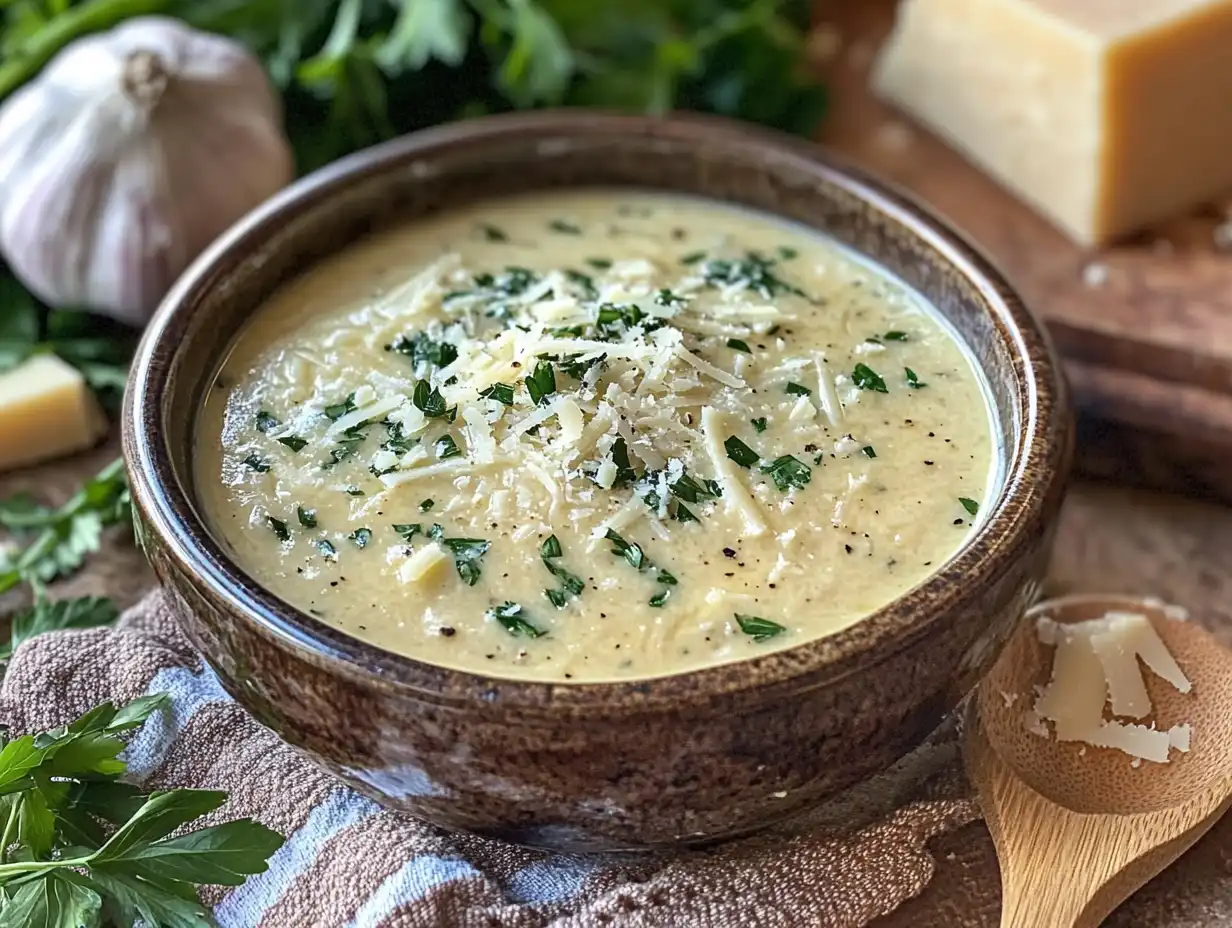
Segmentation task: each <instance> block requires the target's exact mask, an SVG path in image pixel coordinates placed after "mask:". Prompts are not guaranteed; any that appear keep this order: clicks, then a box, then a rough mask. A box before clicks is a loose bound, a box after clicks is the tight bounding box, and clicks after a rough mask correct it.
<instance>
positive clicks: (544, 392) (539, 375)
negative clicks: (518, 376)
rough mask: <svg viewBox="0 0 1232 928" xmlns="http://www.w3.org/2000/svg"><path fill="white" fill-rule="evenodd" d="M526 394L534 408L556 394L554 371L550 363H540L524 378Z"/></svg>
mask: <svg viewBox="0 0 1232 928" xmlns="http://www.w3.org/2000/svg"><path fill="white" fill-rule="evenodd" d="M526 392H527V393H529V394H530V399H531V402H533V403H534V404H535V405H536V406H538V405H539V404H540V403H542V402H543V401H544V400H545V399H547V398H548V397H549V396H551V395H552V394H553V393H555V392H556V369H555V368H554V367H552V362H551V361H540V362H539V363H538V364H536V365H535V369H534V371H532V372H531V375H530V376H529V377H527V378H526Z"/></svg>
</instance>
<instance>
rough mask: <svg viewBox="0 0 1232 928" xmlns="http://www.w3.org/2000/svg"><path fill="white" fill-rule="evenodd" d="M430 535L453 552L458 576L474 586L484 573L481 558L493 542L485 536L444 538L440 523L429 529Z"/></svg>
mask: <svg viewBox="0 0 1232 928" xmlns="http://www.w3.org/2000/svg"><path fill="white" fill-rule="evenodd" d="M428 535H429V537H431V538H433V539H434V540H436V541H438V542H440V543H441V544H442V545H444V546H445V547H446V548H448V549H449V550H450V552H452V554H453V566H454V568H455V569H456V570H457V571H458V576H459V577H461V578H462V582H463V583H465V584H466V585H467V586H474V585H475V584H476V583H477V582H478V581H479V575H480V574H481V573H482V571H481V570H480V567H479V559H480V558H482V557H483V556H484V555H485V554H487V553H488V549H489V548H490V547H492V543H491V542H490V541H486V540H484V539H483V538H444V537H442V535H441V527H440V526H439V525H433V526H432V528H430V529H428Z"/></svg>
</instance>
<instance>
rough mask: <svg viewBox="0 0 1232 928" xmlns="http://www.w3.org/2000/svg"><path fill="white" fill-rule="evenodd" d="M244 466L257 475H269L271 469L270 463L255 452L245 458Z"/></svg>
mask: <svg viewBox="0 0 1232 928" xmlns="http://www.w3.org/2000/svg"><path fill="white" fill-rule="evenodd" d="M244 466H245V467H247V468H248V469H249V470H250V471H253V472H254V473H257V474H266V473H269V469H270V465H269V462H268V461H266V460H265V458H263V457H261V455H259V454H257V453H256V452H255V451H254V452H253V453H252V454H250V455H248V457H246V458H244Z"/></svg>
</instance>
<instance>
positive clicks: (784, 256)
mask: <svg viewBox="0 0 1232 928" xmlns="http://www.w3.org/2000/svg"><path fill="white" fill-rule="evenodd" d="M778 253H779V259H780V260H782V261H790V260H791V259H792V258H794V257H796V256H797V255H798V254H800V252H798V251H796V249H794V248H792V247H790V246H788V245H780V246H779V247H778Z"/></svg>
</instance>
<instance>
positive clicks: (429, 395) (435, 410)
mask: <svg viewBox="0 0 1232 928" xmlns="http://www.w3.org/2000/svg"><path fill="white" fill-rule="evenodd" d="M411 402H412V403H414V404H415V408H416V409H418V410H419V411H420V412H422V413H423V414H424V415H425V416H427V417H428V418H429V419H446V418H447V419H449V420H450V421H451V422H452V421H453V419H454V416H455V415H456V414H457V411H458V410H457V407H456V406H455V407H453V408H452V409H449V408H446V406H445V397H443V396H441V391H440V389H439V388H437V387H434V386H432V385H431V384H429V383H428V381H426V380H418V381H416V382H415V389H414V391H413V392H412V393H411Z"/></svg>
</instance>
